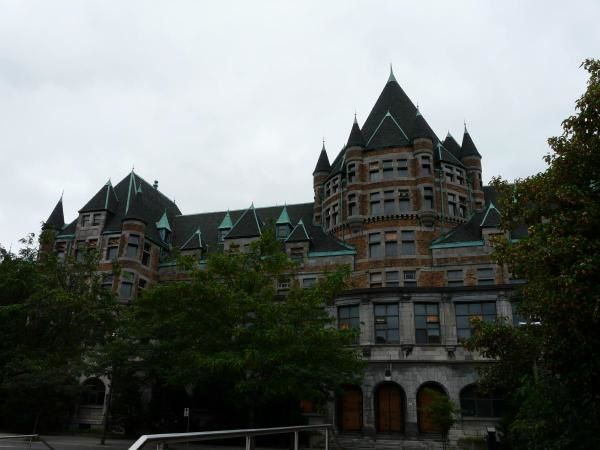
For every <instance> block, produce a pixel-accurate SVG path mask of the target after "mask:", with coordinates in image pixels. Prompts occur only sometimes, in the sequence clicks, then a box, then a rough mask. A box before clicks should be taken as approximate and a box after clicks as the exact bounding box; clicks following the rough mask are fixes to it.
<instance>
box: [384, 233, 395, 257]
mask: <svg viewBox="0 0 600 450" xmlns="http://www.w3.org/2000/svg"><path fill="white" fill-rule="evenodd" d="M385 256H386V257H393V256H398V232H396V231H386V232H385Z"/></svg>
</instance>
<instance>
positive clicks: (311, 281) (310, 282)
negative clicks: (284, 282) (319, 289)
mask: <svg viewBox="0 0 600 450" xmlns="http://www.w3.org/2000/svg"><path fill="white" fill-rule="evenodd" d="M316 284H317V279H316V278H315V277H311V278H303V279H302V288H303V289H308V288H311V287H313V286H315V285H316Z"/></svg>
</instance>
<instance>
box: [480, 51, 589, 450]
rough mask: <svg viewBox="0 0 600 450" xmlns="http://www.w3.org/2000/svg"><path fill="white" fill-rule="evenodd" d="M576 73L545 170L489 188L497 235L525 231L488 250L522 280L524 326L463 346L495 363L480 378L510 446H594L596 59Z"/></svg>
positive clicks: (503, 327) (489, 332) (499, 329)
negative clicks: (581, 86) (582, 86)
mask: <svg viewBox="0 0 600 450" xmlns="http://www.w3.org/2000/svg"><path fill="white" fill-rule="evenodd" d="M583 67H584V68H585V70H587V71H588V72H589V76H590V78H589V81H588V85H587V90H586V92H585V93H584V94H583V96H582V97H581V98H580V99H579V100H577V102H576V113H575V114H574V115H572V116H570V117H568V118H567V119H566V120H565V121H564V122H563V124H562V125H563V134H562V135H561V136H558V137H553V138H550V139H549V140H548V143H549V145H550V147H551V149H552V153H551V154H549V155H547V156H546V157H545V160H546V162H547V163H548V168H547V169H546V171H545V172H543V173H540V174H537V175H534V176H532V177H529V178H526V179H523V180H518V181H517V182H516V183H514V184H509V183H507V182H506V181H505V180H502V179H496V180H495V183H494V184H495V186H496V188H497V189H498V191H499V192H500V202H501V209H502V211H503V220H502V226H503V228H504V229H505V230H506V231H507V232H510V231H511V230H514V229H515V228H517V227H518V226H521V225H522V224H526V225H527V227H528V233H527V237H526V238H524V239H522V240H520V241H518V242H516V243H512V242H510V241H508V240H501V239H499V240H498V241H497V242H496V248H495V252H494V254H495V257H496V258H497V260H498V262H500V263H503V264H506V265H507V266H508V269H509V270H510V271H511V272H512V273H513V274H515V275H516V276H517V277H518V278H523V279H526V280H527V283H526V284H525V285H524V286H523V287H522V288H521V289H520V290H519V292H518V296H517V300H518V311H519V313H520V314H521V315H522V316H523V317H525V318H527V321H528V324H527V325H525V326H523V327H517V328H512V327H510V326H508V324H497V325H487V324H481V330H480V333H479V334H478V336H476V337H475V338H474V339H473V341H472V342H471V346H472V348H475V349H479V350H480V351H482V352H483V353H484V354H485V355H487V356H490V357H493V358H497V359H499V364H497V365H494V366H493V367H492V368H490V369H489V370H488V372H487V373H486V374H485V375H486V377H484V381H485V378H487V381H490V379H491V380H493V381H494V382H498V381H499V380H502V384H503V385H504V386H505V387H506V388H508V390H507V392H508V394H509V400H510V404H511V406H512V407H511V408H510V410H511V415H510V417H509V421H508V425H507V438H508V440H509V441H510V442H511V443H512V445H513V446H514V448H527V449H538V448H539V449H542V448H544V449H559V448H560V449H562V448H565V449H566V448H569V449H579V448H581V449H583V448H600V436H599V435H598V430H599V429H600V384H599V383H598V374H599V373H600V353H599V352H598V348H600V333H598V325H599V323H600V283H598V280H600V238H599V236H600V233H599V232H598V230H599V229H600V61H598V60H586V61H585V62H584V63H583Z"/></svg>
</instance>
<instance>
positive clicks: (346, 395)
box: [338, 386, 363, 431]
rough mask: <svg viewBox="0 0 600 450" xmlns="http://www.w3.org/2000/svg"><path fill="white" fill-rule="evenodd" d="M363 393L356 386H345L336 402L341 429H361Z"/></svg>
mask: <svg viewBox="0 0 600 450" xmlns="http://www.w3.org/2000/svg"><path fill="white" fill-rule="evenodd" d="M362 408H363V395H362V390H361V389H360V387H358V386H345V387H344V390H343V391H342V394H341V395H340V398H339V402H338V418H339V426H340V429H341V430H342V431H361V430H362V426H363V417H362Z"/></svg>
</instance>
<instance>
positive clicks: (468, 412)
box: [460, 384, 503, 417]
mask: <svg viewBox="0 0 600 450" xmlns="http://www.w3.org/2000/svg"><path fill="white" fill-rule="evenodd" d="M502 404H503V400H502V396H501V395H499V393H497V392H494V393H485V394H483V393H481V392H479V390H478V387H477V385H476V384H470V385H468V386H466V387H465V388H463V390H462V391H460V412H461V414H462V415H463V417H500V416H501V415H502V411H503V405H502Z"/></svg>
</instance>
